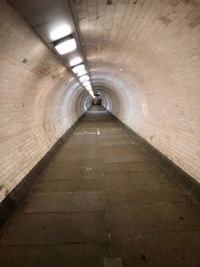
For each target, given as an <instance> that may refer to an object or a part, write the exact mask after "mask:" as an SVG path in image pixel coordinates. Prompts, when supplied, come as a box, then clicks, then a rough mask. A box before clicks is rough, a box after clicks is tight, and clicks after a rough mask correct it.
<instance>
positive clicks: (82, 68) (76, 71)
mask: <svg viewBox="0 0 200 267" xmlns="http://www.w3.org/2000/svg"><path fill="white" fill-rule="evenodd" d="M83 70H85V66H84V65H83V64H80V65H78V66H76V67H74V68H73V69H72V71H73V72H74V73H78V72H80V71H83Z"/></svg>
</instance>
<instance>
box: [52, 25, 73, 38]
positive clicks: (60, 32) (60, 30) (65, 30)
mask: <svg viewBox="0 0 200 267" xmlns="http://www.w3.org/2000/svg"><path fill="white" fill-rule="evenodd" d="M71 33H72V30H71V28H70V26H69V25H67V24H64V25H60V26H58V27H56V28H54V30H53V31H52V32H51V33H50V38H51V40H52V41H56V40H59V39H61V38H63V37H65V36H67V35H69V34H71Z"/></svg>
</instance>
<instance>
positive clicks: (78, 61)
mask: <svg viewBox="0 0 200 267" xmlns="http://www.w3.org/2000/svg"><path fill="white" fill-rule="evenodd" d="M82 62H83V59H82V58H81V57H79V56H77V57H74V58H72V59H71V60H70V62H69V64H70V66H71V67H73V66H76V65H78V64H81V63H82Z"/></svg>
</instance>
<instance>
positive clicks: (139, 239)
mask: <svg viewBox="0 0 200 267" xmlns="http://www.w3.org/2000/svg"><path fill="white" fill-rule="evenodd" d="M199 252H200V214H199V207H198V205H197V204H195V203H194V202H193V201H192V200H190V199H189V198H188V196H187V195H186V194H185V193H184V192H183V191H182V190H181V189H180V188H179V187H178V186H177V185H176V184H175V183H174V182H173V179H171V178H170V177H168V176H167V175H166V174H165V173H164V172H163V171H162V169H161V168H160V167H159V164H158V162H156V161H155V160H153V159H152V158H151V157H150V156H149V155H148V153H147V152H145V151H144V149H143V147H142V146H141V145H139V143H138V142H137V140H136V138H135V137H134V136H132V135H130V133H127V132H126V131H125V130H124V129H123V128H122V126H121V125H120V123H119V122H118V121H117V120H115V119H114V118H113V117H112V116H111V115H109V114H108V113H107V112H106V111H105V110H103V109H99V110H98V111H95V108H94V107H93V108H92V109H91V110H90V111H89V112H88V113H87V115H86V116H85V117H84V119H83V120H82V121H81V122H80V124H79V125H78V126H77V128H76V129H75V131H74V133H73V134H72V135H71V136H70V137H69V139H68V140H67V141H66V143H65V144H64V145H63V146H62V148H61V149H60V150H59V151H58V153H57V154H56V156H55V157H54V159H53V160H52V162H51V163H50V165H49V166H48V167H47V168H46V170H45V171H44V172H43V173H42V175H41V176H40V177H39V178H38V180H37V181H36V183H35V184H34V186H33V188H32V190H31V192H30V193H29V195H28V196H27V198H26V199H25V200H24V201H23V203H22V204H21V206H20V207H19V208H18V210H16V212H15V213H14V214H13V215H12V216H11V217H10V218H9V220H8V221H7V223H6V224H5V226H4V227H3V228H2V230H1V233H0V266H1V267H18V266H20V267H41V266H42V267H64V266H65V267H66V266H69V267H103V266H104V264H107V266H112V265H113V266H121V265H123V266H124V267H142V266H148V267H161V266H162V267H169V266H170V267H186V266H187V267H199V266H200V253H199ZM112 258H113V260H112Z"/></svg>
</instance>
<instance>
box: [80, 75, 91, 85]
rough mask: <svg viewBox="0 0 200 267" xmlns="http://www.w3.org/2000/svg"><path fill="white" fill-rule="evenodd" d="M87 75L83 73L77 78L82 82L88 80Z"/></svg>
mask: <svg viewBox="0 0 200 267" xmlns="http://www.w3.org/2000/svg"><path fill="white" fill-rule="evenodd" d="M89 79H90V78H89V76H88V75H83V76H81V77H80V78H79V80H80V82H81V83H83V82H87V81H88V80H89Z"/></svg>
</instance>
